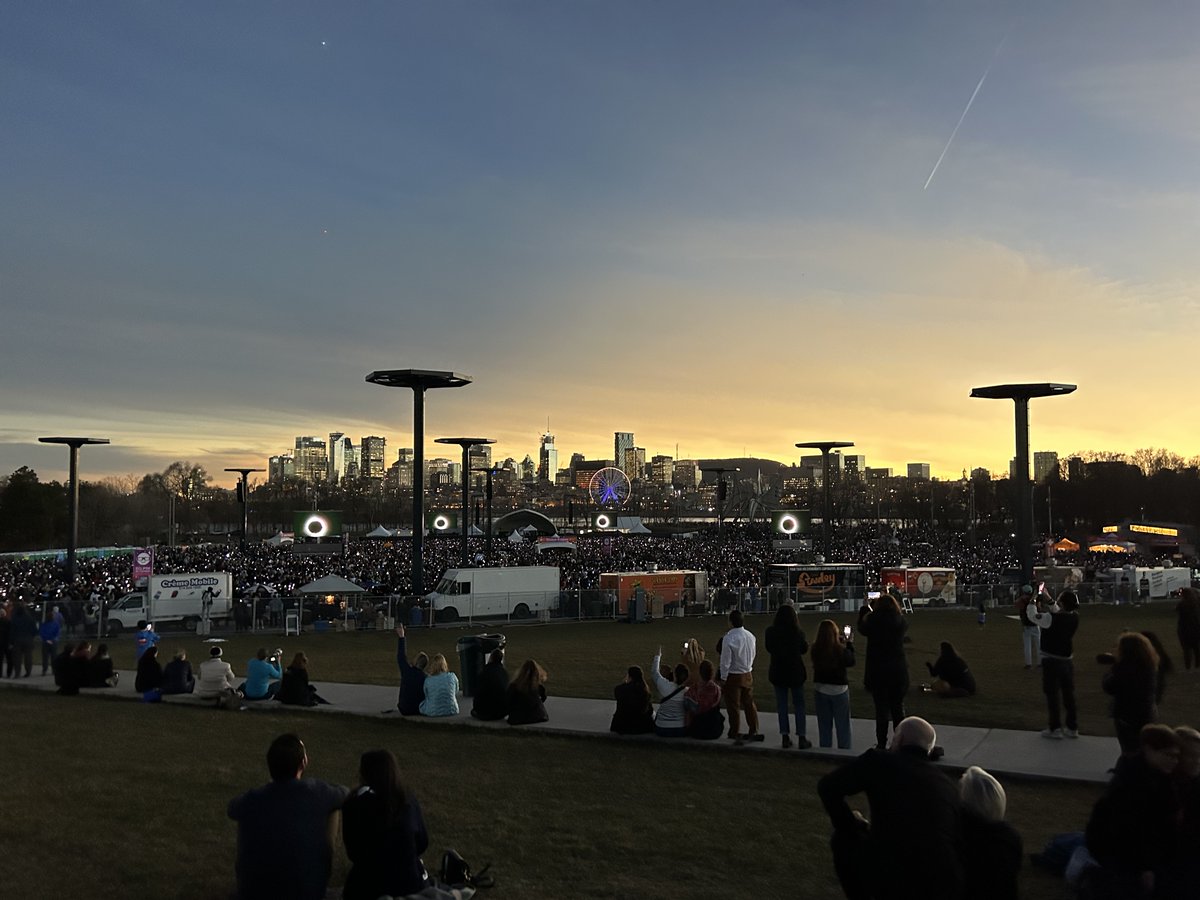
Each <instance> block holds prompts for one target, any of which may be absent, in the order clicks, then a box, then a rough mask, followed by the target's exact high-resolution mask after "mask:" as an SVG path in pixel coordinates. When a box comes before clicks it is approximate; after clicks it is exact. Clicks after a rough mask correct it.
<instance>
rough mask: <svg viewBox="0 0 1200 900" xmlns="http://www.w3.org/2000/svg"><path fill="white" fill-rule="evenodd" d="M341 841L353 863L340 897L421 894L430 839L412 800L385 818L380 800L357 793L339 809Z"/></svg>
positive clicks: (362, 899)
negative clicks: (424, 860) (423, 861)
mask: <svg viewBox="0 0 1200 900" xmlns="http://www.w3.org/2000/svg"><path fill="white" fill-rule="evenodd" d="M342 839H343V841H344V842H345V844H346V855H347V856H348V857H350V862H351V867H350V872H349V874H347V876H346V887H345V892H344V893H343V894H342V896H343V897H345V898H346V900H375V898H376V897H382V896H387V897H393V896H395V897H404V896H407V895H408V894H416V893H419V892H420V891H421V890H422V889H423V888H425V886H426V883H427V882H426V878H425V867H424V866H423V865H422V864H421V854H422V853H424V852H425V850H426V849H428V847H429V835H428V833H427V832H426V830H425V819H424V817H423V816H422V815H421V805H420V804H419V803H417V801H416V799H415V798H410V799H409V801H408V803H407V804H406V805H405V806H404V808H403V809H401V810H400V811H399V812H398V814H397V815H395V816H394V817H389V815H388V810H387V805H386V803H385V802H384V799H383V798H382V797H380V796H379V795H378V794H376V793H374V792H372V791H370V790H368V789H366V788H360V789H359V790H357V791H355V792H354V793H353V794H351V795H350V797H349V798H347V800H346V803H345V805H344V806H343V807H342Z"/></svg>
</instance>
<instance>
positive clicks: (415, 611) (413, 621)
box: [408, 603, 425, 628]
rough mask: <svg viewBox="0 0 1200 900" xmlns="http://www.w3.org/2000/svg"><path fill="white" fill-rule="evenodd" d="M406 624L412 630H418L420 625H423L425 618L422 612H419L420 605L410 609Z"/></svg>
mask: <svg viewBox="0 0 1200 900" xmlns="http://www.w3.org/2000/svg"><path fill="white" fill-rule="evenodd" d="M408 624H409V625H411V626H412V627H413V628H419V627H420V626H421V625H424V624H425V618H424V614H423V611H422V610H421V604H419V603H418V604H415V605H414V606H413V607H412V608H411V609H409V611H408Z"/></svg>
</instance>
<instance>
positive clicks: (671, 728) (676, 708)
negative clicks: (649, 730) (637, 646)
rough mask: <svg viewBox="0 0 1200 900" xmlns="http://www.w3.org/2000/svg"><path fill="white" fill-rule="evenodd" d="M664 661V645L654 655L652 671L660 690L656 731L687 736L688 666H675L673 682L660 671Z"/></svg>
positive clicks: (661, 733) (664, 735)
mask: <svg viewBox="0 0 1200 900" xmlns="http://www.w3.org/2000/svg"><path fill="white" fill-rule="evenodd" d="M661 662H662V647H659V648H658V653H656V654H655V656H654V662H653V664H652V667H651V671H652V672H653V673H654V675H653V678H654V687H655V688H656V689H657V690H658V696H659V701H658V710H657V712H655V714H654V733H655V734H657V735H658V736H659V737H687V708H686V707H685V706H684V702H683V701H684V693H683V692H684V691H686V690H687V680H688V668H687V666H685V665H684V664H683V663H679V665H677V666H676V667H675V682H674V684H672V683H671V682H670V681H669V680H668V679H666V678H664V677H663V674H662V672H661V671H659V668H658V667H659V664H660V663H661Z"/></svg>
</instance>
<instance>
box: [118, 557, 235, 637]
mask: <svg viewBox="0 0 1200 900" xmlns="http://www.w3.org/2000/svg"><path fill="white" fill-rule="evenodd" d="M206 599H211V600H212V606H210V607H209V610H208V617H209V621H211V622H215V623H217V624H222V623H224V621H225V620H226V619H228V618H229V617H230V615H231V614H232V609H233V576H232V575H231V574H230V573H228V572H178V573H176V574H174V575H151V576H150V581H149V584H148V585H147V591H145V592H141V591H139V592H137V593H133V594H126V595H125V596H124V597H122V598H121V599H120V600H118V601H117V602H116V604H115V605H113V606H112V607H111V608H110V609H109V610H108V632H109V634H119V633H120V632H121V631H123V630H128V629H131V628H137V623H138V622H140V621H145V622H153V623H154V627H155V628H158V629H159V630H161V629H162V626H163V625H169V624H173V623H182V625H183V627H184V628H186V629H187V630H188V631H191V630H193V629H195V627H196V624H197V623H198V622H199V621H200V620H201V619H202V618H204V602H205V600H206Z"/></svg>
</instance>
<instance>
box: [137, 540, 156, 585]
mask: <svg viewBox="0 0 1200 900" xmlns="http://www.w3.org/2000/svg"><path fill="white" fill-rule="evenodd" d="M153 574H154V548H153V547H134V548H133V583H134V585H135V586H136V587H144V586H145V584H146V582H147V581H149V580H150V576H151V575H153Z"/></svg>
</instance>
